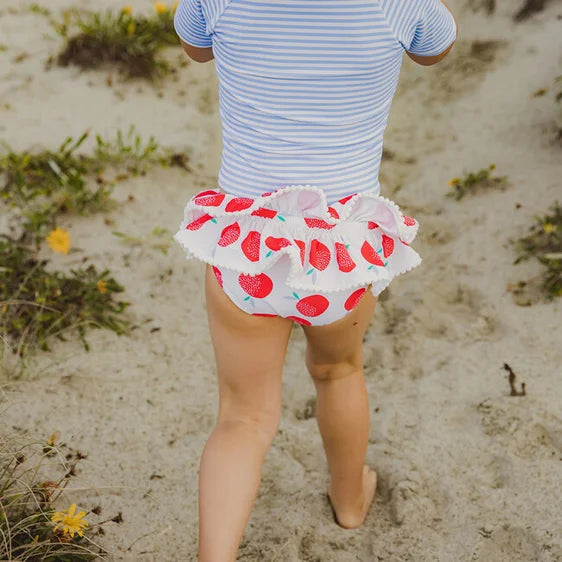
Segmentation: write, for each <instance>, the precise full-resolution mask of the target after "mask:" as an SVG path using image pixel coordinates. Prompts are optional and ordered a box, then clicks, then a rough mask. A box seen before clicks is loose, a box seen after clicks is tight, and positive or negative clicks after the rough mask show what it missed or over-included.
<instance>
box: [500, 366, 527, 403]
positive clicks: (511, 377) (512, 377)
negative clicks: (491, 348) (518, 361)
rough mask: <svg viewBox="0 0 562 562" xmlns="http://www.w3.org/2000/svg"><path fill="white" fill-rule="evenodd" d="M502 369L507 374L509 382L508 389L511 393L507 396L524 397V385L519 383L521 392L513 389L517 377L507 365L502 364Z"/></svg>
mask: <svg viewBox="0 0 562 562" xmlns="http://www.w3.org/2000/svg"><path fill="white" fill-rule="evenodd" d="M503 368H504V369H505V370H506V371H507V372H508V373H509V376H508V381H509V387H510V389H511V392H510V393H509V395H510V396H525V395H526V394H527V392H526V390H525V383H524V382H522V383H521V390H517V388H515V379H516V378H517V377H516V375H515V373H514V372H513V369H512V368H511V367H510V366H509V365H508V364H507V363H504V364H503Z"/></svg>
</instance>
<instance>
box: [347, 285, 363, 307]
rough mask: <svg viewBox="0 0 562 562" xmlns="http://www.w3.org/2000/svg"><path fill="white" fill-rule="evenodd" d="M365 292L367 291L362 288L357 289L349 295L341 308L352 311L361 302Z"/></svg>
mask: <svg viewBox="0 0 562 562" xmlns="http://www.w3.org/2000/svg"><path fill="white" fill-rule="evenodd" d="M366 290H367V289H366V288H365V287H363V288H362V289H357V291H353V293H351V295H349V297H347V300H346V301H345V303H344V305H343V307H344V308H345V309H346V310H353V309H354V308H355V307H356V306H357V305H358V304H359V301H360V300H361V297H362V296H363V294H364V293H365V291H366Z"/></svg>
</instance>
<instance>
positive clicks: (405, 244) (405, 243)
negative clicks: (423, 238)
mask: <svg viewBox="0 0 562 562" xmlns="http://www.w3.org/2000/svg"><path fill="white" fill-rule="evenodd" d="M400 242H402V244H404V246H409V245H410V244H408V242H404V240H402V238H400Z"/></svg>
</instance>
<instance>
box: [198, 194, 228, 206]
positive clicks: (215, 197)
mask: <svg viewBox="0 0 562 562" xmlns="http://www.w3.org/2000/svg"><path fill="white" fill-rule="evenodd" d="M225 197H226V194H224V193H217V192H216V191H204V192H203V193H198V194H197V195H196V196H195V199H194V200H193V202H194V203H195V204H196V205H203V206H204V207H218V206H219V205H220V204H221V203H222V202H223V201H224V198H225Z"/></svg>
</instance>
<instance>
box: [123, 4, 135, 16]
mask: <svg viewBox="0 0 562 562" xmlns="http://www.w3.org/2000/svg"><path fill="white" fill-rule="evenodd" d="M123 13H124V14H127V15H129V16H130V15H131V14H132V13H133V7H132V6H131V5H130V4H127V5H126V6H125V7H124V8H123Z"/></svg>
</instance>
